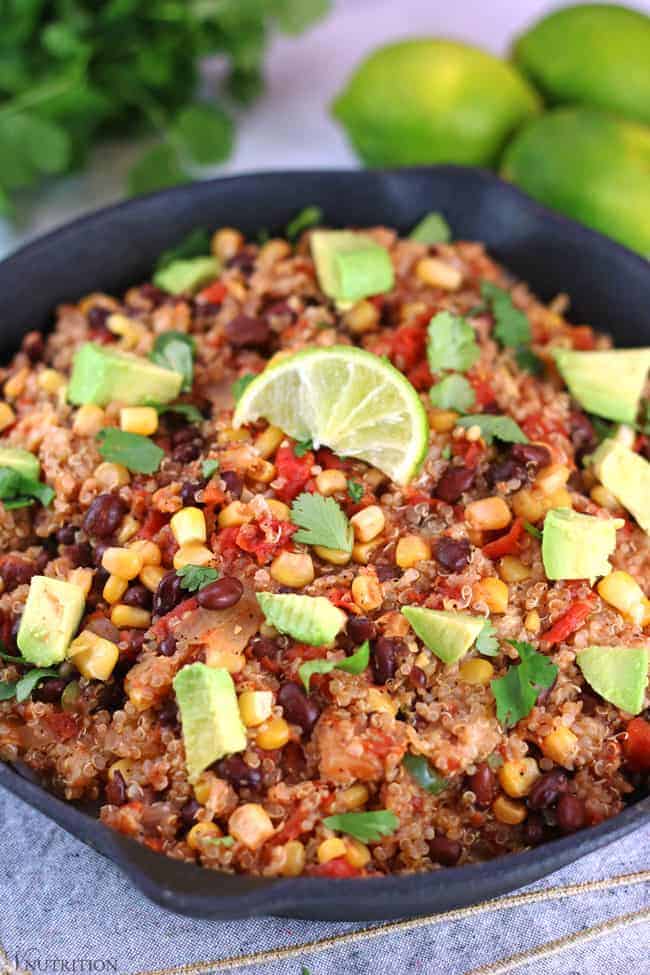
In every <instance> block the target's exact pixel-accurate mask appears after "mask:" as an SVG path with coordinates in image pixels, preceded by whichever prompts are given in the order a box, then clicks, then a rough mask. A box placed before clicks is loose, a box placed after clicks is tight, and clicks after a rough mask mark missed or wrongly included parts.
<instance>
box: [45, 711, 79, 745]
mask: <svg viewBox="0 0 650 975" xmlns="http://www.w3.org/2000/svg"><path fill="white" fill-rule="evenodd" d="M43 720H44V721H45V723H46V724H47V725H49V727H50V729H51V731H52V733H53V734H55V735H56V737H57V738H58V739H59V741H67V740H68V738H73V737H74V736H75V735H76V734H77V731H78V730H79V729H78V728H77V722H76V720H75V719H74V717H73V716H72V715H71V714H66V713H65V711H53V712H52V714H46V715H44V717H43Z"/></svg>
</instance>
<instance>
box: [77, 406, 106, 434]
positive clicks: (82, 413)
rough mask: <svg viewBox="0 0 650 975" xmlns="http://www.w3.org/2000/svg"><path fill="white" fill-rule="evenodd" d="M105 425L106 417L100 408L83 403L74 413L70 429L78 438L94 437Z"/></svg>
mask: <svg viewBox="0 0 650 975" xmlns="http://www.w3.org/2000/svg"><path fill="white" fill-rule="evenodd" d="M105 424H106V417H105V414H104V411H103V409H102V408H101V406H95V404H94V403H85V404H84V405H83V406H80V407H79V409H78V410H77V412H76V413H75V417H74V421H73V423H72V429H73V431H74V433H76V434H77V436H78V437H94V436H95V435H96V434H98V433H99V431H100V430H101V429H102V427H104V426H105Z"/></svg>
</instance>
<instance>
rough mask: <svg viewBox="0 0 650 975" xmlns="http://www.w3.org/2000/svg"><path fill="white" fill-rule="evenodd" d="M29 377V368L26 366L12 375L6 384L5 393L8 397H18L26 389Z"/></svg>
mask: <svg viewBox="0 0 650 975" xmlns="http://www.w3.org/2000/svg"><path fill="white" fill-rule="evenodd" d="M28 377H29V369H28V367H27V366H24V367H23V368H22V369H19V370H18V372H15V373H14V374H13V376H10V377H9V379H8V380H7V382H6V383H5V386H4V394H5V396H6V397H7V399H18V397H19V396H22V394H23V393H24V391H25V385H26V383H27V379H28Z"/></svg>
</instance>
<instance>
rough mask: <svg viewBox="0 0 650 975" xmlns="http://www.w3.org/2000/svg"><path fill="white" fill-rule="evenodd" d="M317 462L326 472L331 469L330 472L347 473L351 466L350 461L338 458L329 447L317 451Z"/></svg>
mask: <svg viewBox="0 0 650 975" xmlns="http://www.w3.org/2000/svg"><path fill="white" fill-rule="evenodd" d="M316 462H317V463H318V464H320V466H321V467H322V468H323V469H324V470H326V469H327V468H329V469H330V470H332V469H333V470H337V471H346V470H349V468H350V466H351V465H350V461H349V460H341V458H340V457H337V456H336V454H335V453H333V452H332V451H331V450H330V449H329V447H320V448H319V449H318V450H317V451H316Z"/></svg>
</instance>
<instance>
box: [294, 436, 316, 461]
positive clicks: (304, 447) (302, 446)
mask: <svg viewBox="0 0 650 975" xmlns="http://www.w3.org/2000/svg"><path fill="white" fill-rule="evenodd" d="M313 449H314V445H313V443H312V442H311V440H298V442H297V443H295V444H294V445H293V452H294V454H295V455H296V457H304V456H305V454H308V453H309V451H310V450H313Z"/></svg>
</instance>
